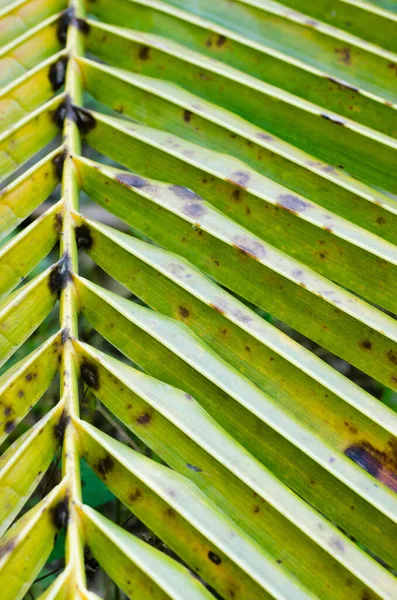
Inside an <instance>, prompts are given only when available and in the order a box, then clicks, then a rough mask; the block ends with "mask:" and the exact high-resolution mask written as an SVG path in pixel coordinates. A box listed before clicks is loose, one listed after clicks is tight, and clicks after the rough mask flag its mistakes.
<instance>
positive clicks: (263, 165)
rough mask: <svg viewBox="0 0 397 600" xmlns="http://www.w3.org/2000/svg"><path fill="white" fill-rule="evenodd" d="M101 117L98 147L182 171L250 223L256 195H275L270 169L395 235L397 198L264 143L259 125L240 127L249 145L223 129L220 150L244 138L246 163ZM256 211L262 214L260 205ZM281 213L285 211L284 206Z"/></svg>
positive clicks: (334, 208) (153, 172)
mask: <svg viewBox="0 0 397 600" xmlns="http://www.w3.org/2000/svg"><path fill="white" fill-rule="evenodd" d="M94 116H95V119H96V127H95V128H94V129H92V130H91V131H90V132H89V133H88V135H87V140H88V142H89V143H90V144H91V145H93V147H94V148H96V149H97V150H99V151H100V152H102V153H104V154H106V155H107V156H110V157H112V158H114V159H115V160H116V161H117V162H121V163H122V164H124V165H125V166H127V167H129V168H131V169H133V170H135V171H137V172H139V173H141V174H142V175H147V176H148V177H157V178H161V179H163V180H167V179H170V178H171V176H172V177H173V178H177V180H178V181H179V182H180V183H181V184H183V185H185V186H186V187H189V188H191V189H194V190H195V191H196V192H197V193H199V194H201V195H203V197H206V198H208V199H211V201H212V202H213V203H215V204H217V205H218V206H219V207H220V208H221V210H222V211H224V212H226V213H230V212H231V211H233V213H234V218H236V219H237V218H238V219H239V220H241V219H242V218H243V219H244V220H245V223H252V222H253V221H254V216H255V213H253V210H255V204H253V200H254V201H255V199H254V198H251V195H254V196H258V197H259V198H261V199H263V200H268V199H269V195H268V194H267V193H266V192H267V190H268V189H269V188H270V186H271V185H272V183H271V182H269V180H268V179H266V178H264V177H262V176H261V173H263V174H264V175H266V177H269V178H270V179H273V180H274V181H275V182H276V183H280V184H282V185H286V186H287V187H288V188H289V189H290V190H293V191H295V192H297V193H298V194H302V195H303V196H304V197H305V198H307V199H311V200H313V201H314V202H316V203H317V204H318V205H319V206H323V207H324V208H326V209H328V210H330V211H331V212H334V213H336V214H338V215H340V216H342V217H344V218H346V219H348V220H349V221H351V222H353V223H355V224H357V225H360V226H362V227H364V228H365V229H368V230H369V231H371V232H372V233H376V234H377V235H379V236H380V237H383V238H385V239H386V240H388V241H391V242H392V243H394V242H395V228H396V227H397V209H396V203H395V202H394V200H392V199H390V198H388V197H387V196H385V195H384V194H380V193H379V192H377V191H376V190H373V189H372V188H369V187H368V186H365V185H363V184H360V182H358V181H357V180H354V179H352V178H349V177H346V176H345V175H344V174H343V172H342V171H336V170H334V169H333V167H330V165H327V164H325V163H322V162H321V161H316V160H314V157H311V156H310V155H307V154H305V153H301V152H300V151H297V150H296V149H295V148H294V147H293V146H290V145H289V144H285V142H282V141H281V140H277V139H276V138H274V137H271V139H270V141H268V142H267V141H266V140H262V139H261V140H260V141H259V142H258V137H257V136H255V133H256V132H255V130H254V131H250V132H248V131H247V132H246V131H245V129H246V127H244V128H243V130H242V131H241V128H237V127H236V128H235V129H234V130H235V131H237V133H240V131H241V133H242V134H243V135H244V138H245V137H247V138H248V139H247V140H246V142H245V143H244V144H241V142H242V141H244V140H242V139H241V136H240V135H238V134H237V133H230V135H229V134H227V135H224V134H223V133H222V129H220V128H217V129H216V132H214V133H215V136H214V139H215V140H216V144H215V147H216V148H218V147H219V143H220V140H221V141H222V138H223V144H224V145H223V144H222V146H221V148H220V149H221V150H223V151H224V152H227V151H228V150H227V148H228V146H229V149H230V147H233V146H235V145H236V144H237V145H239V148H238V150H236V149H235V150H234V154H236V153H237V154H238V155H239V156H240V157H241V158H242V159H243V160H244V162H241V161H240V160H236V159H235V158H234V157H231V156H227V157H226V156H225V155H224V154H220V153H219V152H214V151H211V150H208V149H207V148H203V147H201V146H200V145H197V144H192V143H191V142H189V141H186V140H185V139H182V138H181V137H179V136H174V135H171V134H169V133H167V132H163V131H159V130H157V129H152V128H148V127H145V126H142V125H139V124H138V123H134V124H129V123H128V122H126V121H120V120H119V119H114V118H110V117H106V116H103V115H100V114H98V113H95V114H94ZM265 137H266V138H267V137H268V136H267V134H266V136H265ZM211 139H212V138H211ZM229 151H230V150H229ZM148 152H150V160H149V159H148ZM285 156H286V157H287V158H288V160H287V159H286V158H285ZM292 161H294V162H292ZM236 173H240V175H236ZM241 173H247V175H248V176H249V178H250V179H249V185H248V188H246V187H245V186H242V185H241V183H242V181H243V180H244V178H243V179H241ZM333 173H334V174H333ZM245 179H246V177H245ZM342 186H343V187H342ZM270 189H271V188H270ZM222 197H224V198H223V200H222ZM261 206H262V203H261ZM255 212H256V214H258V209H256V211H255ZM274 212H275V213H276V215H277V216H278V213H277V211H276V210H274ZM251 213H253V217H252V218H251V217H250V215H251ZM237 214H238V216H237ZM277 216H276V218H277ZM301 216H303V217H304V216H306V218H307V216H308V215H307V214H306V215H304V213H301ZM262 218H263V217H262ZM279 218H280V217H279ZM309 218H310V217H309ZM252 226H253V225H250V227H252ZM250 227H249V228H250ZM325 227H327V228H329V223H327V224H326V225H325V224H324V228H325ZM324 230H325V229H324ZM282 232H283V233H284V230H282Z"/></svg>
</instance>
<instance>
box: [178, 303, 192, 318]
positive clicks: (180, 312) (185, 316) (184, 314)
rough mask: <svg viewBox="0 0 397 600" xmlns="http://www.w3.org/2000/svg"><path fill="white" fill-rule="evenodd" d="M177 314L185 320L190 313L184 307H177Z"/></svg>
mask: <svg viewBox="0 0 397 600" xmlns="http://www.w3.org/2000/svg"><path fill="white" fill-rule="evenodd" d="M179 314H180V315H181V317H183V318H184V319H187V318H188V316H189V315H190V311H189V310H188V309H187V308H186V307H185V306H182V305H181V306H180V307H179Z"/></svg>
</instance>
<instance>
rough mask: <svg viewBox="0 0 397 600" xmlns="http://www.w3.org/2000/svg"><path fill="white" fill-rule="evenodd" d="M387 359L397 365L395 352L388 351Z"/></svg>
mask: <svg viewBox="0 0 397 600" xmlns="http://www.w3.org/2000/svg"><path fill="white" fill-rule="evenodd" d="M387 358H388V359H389V360H390V362H392V363H393V364H395V365H397V354H396V352H394V350H389V351H388V353H387Z"/></svg>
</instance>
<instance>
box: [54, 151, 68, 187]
mask: <svg viewBox="0 0 397 600" xmlns="http://www.w3.org/2000/svg"><path fill="white" fill-rule="evenodd" d="M65 158H66V150H63V152H59V154H57V155H56V156H54V158H53V159H52V164H53V165H54V169H55V175H56V176H57V177H58V179H59V181H61V179H62V173H63V165H64V162H65Z"/></svg>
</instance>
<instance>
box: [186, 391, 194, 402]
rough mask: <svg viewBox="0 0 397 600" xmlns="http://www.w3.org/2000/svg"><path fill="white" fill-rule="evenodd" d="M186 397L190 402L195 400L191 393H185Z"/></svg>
mask: <svg viewBox="0 0 397 600" xmlns="http://www.w3.org/2000/svg"><path fill="white" fill-rule="evenodd" d="M185 398H186V400H189V402H191V401H192V400H193V396H191V395H190V394H186V393H185Z"/></svg>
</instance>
